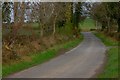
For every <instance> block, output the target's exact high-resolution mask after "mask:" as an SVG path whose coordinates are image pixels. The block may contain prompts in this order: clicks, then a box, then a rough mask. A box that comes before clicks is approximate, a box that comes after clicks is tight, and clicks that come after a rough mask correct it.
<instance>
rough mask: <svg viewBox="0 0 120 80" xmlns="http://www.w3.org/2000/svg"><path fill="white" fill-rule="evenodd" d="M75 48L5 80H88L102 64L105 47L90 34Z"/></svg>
mask: <svg viewBox="0 0 120 80" xmlns="http://www.w3.org/2000/svg"><path fill="white" fill-rule="evenodd" d="M82 34H83V35H84V40H83V42H82V43H81V44H79V45H78V46H77V47H76V48H74V49H72V50H70V51H68V52H66V53H65V54H63V55H60V56H58V57H56V58H54V59H51V60H50V61H48V62H45V63H43V64H40V65H37V66H34V67H32V68H29V69H26V70H23V71H21V72H18V73H15V74H12V75H10V76H8V77H7V78H90V77H92V76H93V75H94V74H95V73H96V70H98V69H99V68H100V66H101V64H103V62H104V58H105V51H106V47H105V46H104V44H103V43H102V42H101V41H100V40H99V39H98V38H97V37H95V36H94V35H93V34H92V33H91V32H82Z"/></svg>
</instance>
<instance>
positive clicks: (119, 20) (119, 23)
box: [117, 18, 120, 32]
mask: <svg viewBox="0 0 120 80" xmlns="http://www.w3.org/2000/svg"><path fill="white" fill-rule="evenodd" d="M117 23H118V31H117V32H120V18H119V19H118V20H117Z"/></svg>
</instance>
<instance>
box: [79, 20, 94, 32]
mask: <svg viewBox="0 0 120 80" xmlns="http://www.w3.org/2000/svg"><path fill="white" fill-rule="evenodd" d="M79 27H80V28H81V30H83V31H89V30H90V29H95V23H94V20H92V19H90V18H86V19H85V21H84V22H82V23H80V24H79Z"/></svg>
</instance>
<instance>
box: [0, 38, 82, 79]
mask: <svg viewBox="0 0 120 80" xmlns="http://www.w3.org/2000/svg"><path fill="white" fill-rule="evenodd" d="M82 40H83V36H81V37H80V38H79V39H75V40H72V41H69V42H67V43H64V44H61V45H56V46H54V47H52V48H50V49H48V50H46V51H44V52H41V53H40V52H37V53H36V54H34V55H29V57H30V58H31V60H30V61H21V62H19V63H17V64H12V65H7V66H5V65H4V66H3V67H2V76H3V77H5V76H7V75H9V74H12V73H15V72H18V71H21V70H24V69H27V68H29V67H32V66H35V65H37V64H41V63H43V62H45V61H48V60H50V59H51V58H53V57H55V56H57V55H58V52H59V51H60V50H61V49H70V48H72V47H75V46H77V45H78V44H79V43H80V42H81V41H82Z"/></svg>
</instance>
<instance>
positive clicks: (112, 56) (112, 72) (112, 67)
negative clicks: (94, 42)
mask: <svg viewBox="0 0 120 80" xmlns="http://www.w3.org/2000/svg"><path fill="white" fill-rule="evenodd" d="M95 35H96V36H97V37H99V38H100V39H101V40H102V42H103V43H104V44H105V45H106V46H107V47H109V46H112V47H111V48H109V49H108V52H107V63H106V64H105V66H104V69H103V71H102V73H100V74H99V75H98V78H118V70H119V69H118V47H117V46H118V41H115V40H112V39H111V38H109V37H107V36H105V35H104V34H102V33H95Z"/></svg>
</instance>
